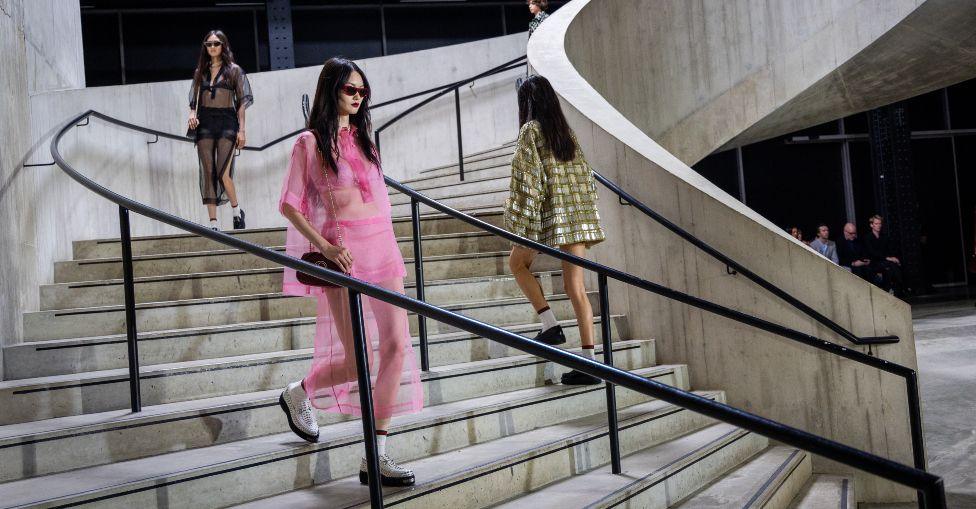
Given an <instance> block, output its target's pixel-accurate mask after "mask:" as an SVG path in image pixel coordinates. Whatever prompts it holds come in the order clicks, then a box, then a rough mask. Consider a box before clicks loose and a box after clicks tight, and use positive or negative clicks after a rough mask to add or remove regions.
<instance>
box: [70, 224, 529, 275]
mask: <svg viewBox="0 0 976 509" xmlns="http://www.w3.org/2000/svg"><path fill="white" fill-rule="evenodd" d="M430 244H432V245H431V251H432V252H431V253H430V254H428V253H426V252H425V253H424V262H425V265H424V269H425V274H426V272H427V267H428V265H427V263H428V262H429V263H432V264H435V265H436V264H438V263H443V262H450V261H451V260H453V259H455V258H457V259H463V260H471V259H477V258H479V256H478V255H481V254H485V255H492V256H494V257H498V256H502V254H501V253H508V252H509V251H510V245H511V243H510V242H507V241H505V240H504V239H502V238H500V237H497V236H494V235H487V234H476V235H460V236H458V235H451V236H449V237H448V238H440V239H435V240H433V241H432V242H430ZM269 247H272V248H273V249H274V250H276V251H279V252H284V250H285V248H284V247H283V246H269ZM400 251H401V254H402V255H403V257H404V259H405V260H404V261H405V262H407V263H409V262H410V261H412V260H413V245H412V242H409V241H408V240H406V239H405V240H404V241H403V242H400ZM505 256H507V254H506V255H505ZM354 263H355V262H354ZM505 266H507V261H506V265H505ZM132 267H133V274H134V276H135V277H147V276H166V275H179V274H195V273H200V272H220V271H227V270H243V269H264V268H272V267H274V268H277V267H279V265H278V264H276V263H274V262H271V261H268V260H265V259H264V258H260V257H258V256H255V255H252V254H250V253H246V252H244V251H240V250H238V249H219V250H214V251H196V252H188V253H169V254H158V255H139V256H133V258H132ZM410 270H411V271H412V268H411V269H410ZM430 270H435V271H436V270H437V267H434V266H432V267H431V269H430ZM121 278H122V258H121V257H111V258H92V259H87V260H69V261H61V262H55V263H54V282H55V283H72V282H79V281H101V280H106V279H121ZM434 278H435V279H436V277H434Z"/></svg>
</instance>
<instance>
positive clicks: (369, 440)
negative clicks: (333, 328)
mask: <svg viewBox="0 0 976 509" xmlns="http://www.w3.org/2000/svg"><path fill="white" fill-rule="evenodd" d="M348 291H349V314H350V318H351V319H352V341H353V346H354V348H355V349H356V375H357V380H358V383H359V408H360V409H361V410H362V413H363V445H365V446H366V473H367V475H368V476H369V502H370V507H372V508H373V509H381V508H382V507H383V488H382V482H383V481H382V480H381V479H380V458H379V455H378V454H377V449H376V423H375V422H374V420H373V419H374V416H373V390H372V386H371V384H370V378H369V355H368V354H367V351H366V349H367V348H371V346H370V345H367V344H366V334H365V327H363V303H362V299H361V298H360V295H359V292H357V291H356V290H353V289H352V288H349V289H348Z"/></svg>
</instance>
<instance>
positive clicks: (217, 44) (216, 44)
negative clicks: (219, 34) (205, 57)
mask: <svg viewBox="0 0 976 509" xmlns="http://www.w3.org/2000/svg"><path fill="white" fill-rule="evenodd" d="M203 45H204V46H206V47H208V48H219V47H220V46H221V45H223V43H222V42H220V41H207V42H205V43H203Z"/></svg>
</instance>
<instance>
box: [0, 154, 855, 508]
mask: <svg viewBox="0 0 976 509" xmlns="http://www.w3.org/2000/svg"><path fill="white" fill-rule="evenodd" d="M511 150H512V149H511V146H505V147H500V148H498V149H495V150H491V151H486V152H483V153H480V154H473V155H471V156H469V157H468V160H467V163H466V181H465V182H464V183H463V184H462V183H459V182H458V180H457V176H456V172H457V168H456V167H452V166H445V167H442V168H432V169H430V170H427V171H423V172H421V173H420V174H419V176H418V177H417V178H415V179H413V180H411V181H408V182H407V183H408V185H411V186H413V187H414V188H416V189H418V190H420V191H421V192H423V193H425V194H428V195H429V196H431V197H435V198H437V199H440V200H442V201H443V202H444V203H447V204H449V205H451V206H454V207H456V208H460V209H463V210H466V211H469V212H471V213H474V214H476V215H477V216H478V217H480V218H481V219H483V220H485V221H488V222H491V223H493V224H499V223H500V221H501V214H500V212H499V206H500V204H501V203H503V202H504V197H505V194H506V193H507V188H508V181H507V175H508V172H509V169H508V166H507V165H508V163H509V161H510V157H511V156H510V154H511ZM393 203H394V214H395V216H396V219H395V229H396V232H397V235H398V236H399V237H400V246H401V249H402V250H403V253H404V256H405V257H409V256H411V254H412V246H411V241H410V236H409V235H410V221H409V200H407V199H405V197H404V196H401V195H395V196H393ZM422 232H423V235H424V260H425V271H426V277H427V287H426V288H427V297H428V300H429V301H430V302H433V303H435V304H438V305H442V306H446V307H447V308H449V309H452V310H455V311H458V312H461V313H463V314H465V315H468V316H471V317H474V318H477V319H480V320H484V321H487V322H490V323H493V324H497V325H500V326H504V327H505V328H507V329H509V330H512V331H515V332H518V333H521V334H524V335H527V336H531V335H534V333H535V331H537V330H538V325H537V324H536V319H535V316H534V313H533V311H532V309H531V308H530V306H529V305H528V304H527V302H526V301H525V300H524V299H523V298H522V297H521V294H520V292H519V290H518V287H517V286H516V284H515V281H514V280H513V279H512V278H511V276H510V275H508V274H507V263H506V250H507V248H508V245H507V243H506V242H504V241H500V240H499V239H497V238H494V237H492V236H489V235H486V234H484V233H482V232H479V231H475V230H473V229H472V228H471V227H469V226H468V225H466V224H464V223H463V222H461V221H457V220H454V219H451V218H448V217H445V216H442V215H438V214H431V213H427V214H426V215H425V216H424V219H423V222H422ZM233 234H235V235H238V236H240V237H241V238H245V239H247V240H249V241H252V242H256V243H259V244H262V245H266V246H271V247H276V248H277V249H281V248H280V246H281V245H282V244H284V231H283V229H281V228H271V229H257V230H246V231H240V232H234V233H233ZM133 251H134V255H135V274H136V276H137V279H136V283H135V290H136V300H137V303H138V311H137V317H138V318H137V319H138V327H139V331H140V358H141V362H142V374H141V378H142V397H143V403H144V405H146V406H145V409H144V411H143V412H141V413H139V414H132V413H130V412H129V411H128V410H127V408H128V383H127V377H126V375H127V371H126V369H125V367H126V345H125V336H124V313H123V308H122V305H121V303H122V285H121V280H120V279H119V278H120V277H121V262H120V259H119V254H120V245H119V241H118V239H101V240H86V241H80V242H76V243H75V245H74V249H73V252H74V257H73V258H74V259H73V260H70V261H64V262H58V263H57V264H56V267H55V281H54V283H53V284H50V285H44V286H43V287H42V288H41V305H40V310H39V311H37V312H31V313H25V315H24V326H25V327H24V328H25V331H26V339H25V342H24V343H22V344H18V345H12V346H9V347H6V348H5V352H4V360H5V362H6V366H5V373H6V374H7V377H8V379H7V380H5V381H3V382H0V409H2V410H0V507H66V506H75V505H86V506H92V507H95V506H97V507H126V508H131V507H161V508H162V507H166V508H175V507H194V508H196V507H228V506H235V505H243V506H251V507H276V508H277V507H360V506H366V505H368V494H367V491H366V489H365V488H364V487H363V486H361V485H360V484H359V481H358V478H357V473H358V468H359V461H360V459H359V458H360V456H361V454H362V438H361V429H362V428H361V425H360V423H359V422H358V420H354V419H349V418H346V417H343V416H338V415H335V414H324V413H320V414H319V416H318V417H319V422H320V424H321V425H322V431H321V438H320V441H319V443H317V444H308V443H306V442H304V441H302V440H300V439H299V438H297V437H296V436H295V435H293V434H292V433H291V432H289V431H288V427H287V424H286V422H285V419H284V416H283V415H282V413H281V411H280V409H279V408H278V406H277V397H278V394H279V392H280V390H281V388H282V387H283V386H284V385H285V384H286V383H287V382H289V381H292V380H296V379H298V378H300V377H302V376H303V375H304V374H305V372H306V370H307V368H308V364H309V362H310V359H311V355H312V350H311V346H312V333H313V328H314V321H315V317H314V305H313V302H312V301H311V300H310V299H299V298H293V297H286V296H283V295H282V294H281V270H280V269H279V268H276V267H274V266H272V265H270V264H268V263H267V262H265V261H263V260H261V259H258V258H255V257H253V256H249V255H245V254H243V253H241V252H238V251H235V250H229V249H226V247H225V246H222V245H219V244H215V243H213V242H210V241H207V240H203V239H200V238H197V237H194V236H191V235H169V236H161V237H143V238H137V239H134V241H133ZM407 263H408V264H411V263H412V260H410V259H407ZM533 269H534V270H536V271H537V275H538V277H539V278H540V281H541V282H542V284H543V287H544V289H545V291H546V293H547V294H548V295H549V296H550V297H551V299H552V300H551V301H552V303H553V310H554V311H555V313H556V315H557V316H558V317H559V318H560V319H561V320H562V324H563V326H564V327H565V328H566V329H567V335H568V338H569V341H568V343H567V345H566V347H567V348H569V349H577V348H578V347H579V331H578V329H577V327H576V324H575V322H574V320H573V312H572V307H571V305H570V303H569V301H568V299H567V298H566V297H565V295H563V284H562V276H561V270H560V266H559V264H558V263H557V262H555V261H554V260H551V259H540V260H539V261H538V262H537V266H536V267H533ZM408 274H409V276H408V282H409V283H408V288H407V290H408V293H409V292H412V291H413V289H414V286H413V282H412V276H413V272H412V270H410V267H408ZM593 303H594V307H595V308H597V307H598V301H597V300H596V299H594V301H593ZM611 321H612V323H611V329H612V330H613V335H614V338H615V342H614V345H613V348H614V358H615V362H616V364H617V366H618V367H620V368H623V369H627V370H630V371H633V372H634V373H637V374H639V375H640V376H644V377H647V378H650V379H654V380H658V381H660V382H663V383H667V384H670V385H673V386H677V387H681V388H683V389H691V388H690V387H689V382H688V380H689V377H688V373H687V368H686V366H684V365H680V364H678V365H658V364H657V362H656V356H655V349H654V345H655V343H654V340H653V339H650V338H635V337H632V336H631V334H630V331H629V329H628V327H627V319H626V317H625V316H612V317H611ZM428 324H429V330H430V334H431V336H430V360H431V370H430V371H429V372H427V373H424V374H423V375H422V382H423V386H424V391H425V400H426V405H425V409H424V410H423V412H421V413H419V414H416V415H411V416H407V417H402V418H397V419H394V421H393V424H394V425H393V429H392V430H391V435H393V438H391V439H390V448H391V452H392V453H393V455H394V456H395V457H396V459H397V460H399V461H401V462H402V463H404V464H406V465H407V466H408V467H410V468H413V469H414V470H415V472H416V474H417V480H418V482H417V485H416V486H414V487H412V488H410V489H390V490H387V491H386V499H385V502H386V504H387V505H388V506H393V505H397V506H404V507H425V508H429V507H447V506H451V507H457V508H462V507H489V506H495V505H501V506H512V507H515V506H517V507H524V506H538V507H555V506H559V507H562V508H569V507H584V506H586V507H611V506H614V507H616V506H626V507H682V508H685V507H706V506H707V507H716V506H721V507H783V508H785V507H798V508H819V507H827V506H830V507H838V506H840V507H850V506H851V505H852V504H854V500H855V499H854V497H853V493H854V492H853V489H852V483H851V481H850V480H849V479H846V478H837V477H824V476H816V475H813V474H812V473H811V468H810V464H811V463H810V457H809V456H808V455H807V454H806V453H805V452H802V451H798V450H796V449H793V448H789V447H783V446H778V445H773V444H770V443H769V441H768V440H767V439H765V438H763V437H760V436H758V435H755V434H753V433H749V432H746V431H744V430H740V429H736V428H735V427H732V426H729V425H726V424H722V423H717V422H714V421H712V420H711V419H708V418H706V417H703V416H700V415H697V414H694V413H692V412H689V411H687V410H684V409H682V408H679V407H675V406H673V405H670V404H667V403H665V402H663V401H659V400H654V399H652V398H649V397H646V396H644V395H641V394H638V393H634V392H632V391H629V390H624V389H618V395H617V398H618V405H619V409H618V411H619V419H620V423H619V424H620V438H621V447H622V453H623V454H624V455H625V457H624V459H623V467H624V470H625V473H624V475H620V476H617V475H611V474H610V473H609V467H608V466H607V465H608V463H609V460H610V455H609V454H610V453H609V445H608V438H607V433H606V414H605V399H604V390H603V387H602V386H586V387H568V386H562V385H559V384H553V383H551V380H558V377H559V375H560V374H561V373H562V372H564V371H565V369H564V368H562V367H560V366H556V365H553V364H551V363H548V362H544V361H541V360H539V359H538V358H535V357H532V356H528V355H524V354H522V353H521V352H519V351H515V350H512V349H509V348H507V347H505V346H502V345H498V344H494V343H492V342H490V341H487V340H485V339H483V338H479V337H474V336H472V335H471V334H468V333H466V332H463V331H459V330H457V329H454V328H452V327H448V326H444V325H442V324H438V323H436V322H430V321H428ZM411 330H412V332H413V333H416V317H413V316H411ZM597 330H599V325H598V327H597ZM597 353H598V355H599V353H600V350H599V348H598V350H597ZM698 393H699V394H701V395H703V396H705V397H708V398H712V399H715V400H718V401H724V400H725V394H724V393H723V392H721V391H714V390H705V391H699V392H698ZM845 504H846V505H845Z"/></svg>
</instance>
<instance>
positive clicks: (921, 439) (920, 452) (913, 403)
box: [905, 370, 925, 470]
mask: <svg viewBox="0 0 976 509" xmlns="http://www.w3.org/2000/svg"><path fill="white" fill-rule="evenodd" d="M905 388H906V390H907V391H908V421H909V424H910V426H911V431H912V454H913V456H914V459H915V468H917V469H919V470H925V436H924V435H922V409H921V407H920V402H919V398H918V373H916V372H915V371H914V370H912V371H911V372H910V373H906V374H905Z"/></svg>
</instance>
